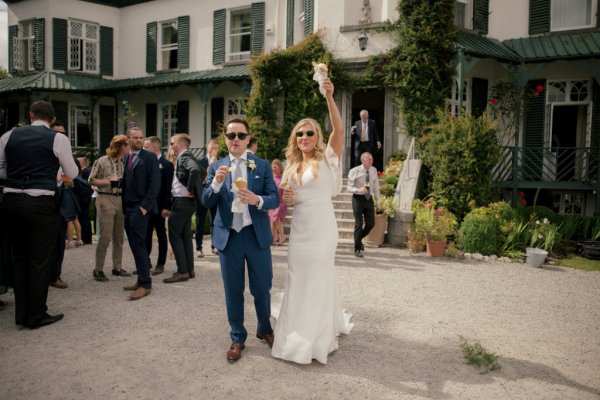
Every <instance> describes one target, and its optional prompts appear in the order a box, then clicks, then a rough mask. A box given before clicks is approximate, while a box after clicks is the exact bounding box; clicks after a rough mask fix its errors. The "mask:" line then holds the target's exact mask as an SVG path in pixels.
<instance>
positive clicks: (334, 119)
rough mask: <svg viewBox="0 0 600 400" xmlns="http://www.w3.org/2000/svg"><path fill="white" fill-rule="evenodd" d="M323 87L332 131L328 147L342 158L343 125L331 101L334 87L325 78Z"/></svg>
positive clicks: (333, 102)
mask: <svg viewBox="0 0 600 400" xmlns="http://www.w3.org/2000/svg"><path fill="white" fill-rule="evenodd" d="M323 86H324V87H325V91H326V93H325V100H327V108H328V109H329V119H330V121H331V126H332V127H333V130H332V131H331V135H330V136H329V146H331V148H332V150H333V151H334V152H335V154H337V156H338V157H340V158H341V157H342V152H343V151H344V123H343V122H342V116H341V115H340V110H338V108H337V105H336V104H335V101H334V100H333V92H334V87H333V83H332V82H331V80H330V79H329V78H325V80H324V81H323Z"/></svg>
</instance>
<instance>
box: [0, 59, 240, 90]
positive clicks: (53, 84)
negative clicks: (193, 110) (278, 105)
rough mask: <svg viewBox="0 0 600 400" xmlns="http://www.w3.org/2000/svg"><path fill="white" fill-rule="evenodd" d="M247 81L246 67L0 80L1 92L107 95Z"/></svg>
mask: <svg viewBox="0 0 600 400" xmlns="http://www.w3.org/2000/svg"><path fill="white" fill-rule="evenodd" d="M249 78H250V69H249V67H248V66H247V65H235V66H226V67H223V68H218V69H211V70H204V71H195V72H186V73H179V72H166V73H159V74H156V75H152V76H145V77H139V78H128V79H115V80H110V79H102V78H96V77H88V76H82V75H72V74H62V73H56V72H46V71H44V72H39V73H35V74H30V75H23V76H18V75H17V76H13V77H10V78H7V79H3V80H0V93H9V92H16V91H22V90H35V89H38V90H52V91H67V92H108V91H114V90H127V89H136V88H142V87H161V86H175V85H181V84H194V83H203V82H214V81H223V80H234V81H235V80H246V79H249Z"/></svg>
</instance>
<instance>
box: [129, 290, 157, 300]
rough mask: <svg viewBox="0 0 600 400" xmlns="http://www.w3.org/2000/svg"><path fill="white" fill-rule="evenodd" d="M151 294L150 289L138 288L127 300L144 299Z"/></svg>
mask: <svg viewBox="0 0 600 400" xmlns="http://www.w3.org/2000/svg"><path fill="white" fill-rule="evenodd" d="M150 292H152V289H146V288H144V287H139V288H137V290H136V291H135V292H133V293H131V294H130V295H129V300H139V299H141V298H142V297H146V296H148V295H149V294H150Z"/></svg>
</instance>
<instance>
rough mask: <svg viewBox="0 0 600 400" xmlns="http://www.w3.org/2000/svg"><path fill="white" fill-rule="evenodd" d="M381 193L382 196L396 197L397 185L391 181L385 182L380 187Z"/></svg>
mask: <svg viewBox="0 0 600 400" xmlns="http://www.w3.org/2000/svg"><path fill="white" fill-rule="evenodd" d="M379 193H380V194H381V195H382V196H387V197H390V196H391V197H394V193H396V186H395V185H392V184H389V183H384V184H382V185H381V187H380V188H379Z"/></svg>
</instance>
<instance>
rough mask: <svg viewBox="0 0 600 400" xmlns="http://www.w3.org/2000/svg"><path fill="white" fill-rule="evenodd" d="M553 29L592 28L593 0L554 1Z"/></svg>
mask: <svg viewBox="0 0 600 400" xmlns="http://www.w3.org/2000/svg"><path fill="white" fill-rule="evenodd" d="M551 21H552V29H553V30H555V29H567V28H578V27H585V26H590V25H591V23H592V0H552V19H551Z"/></svg>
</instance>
